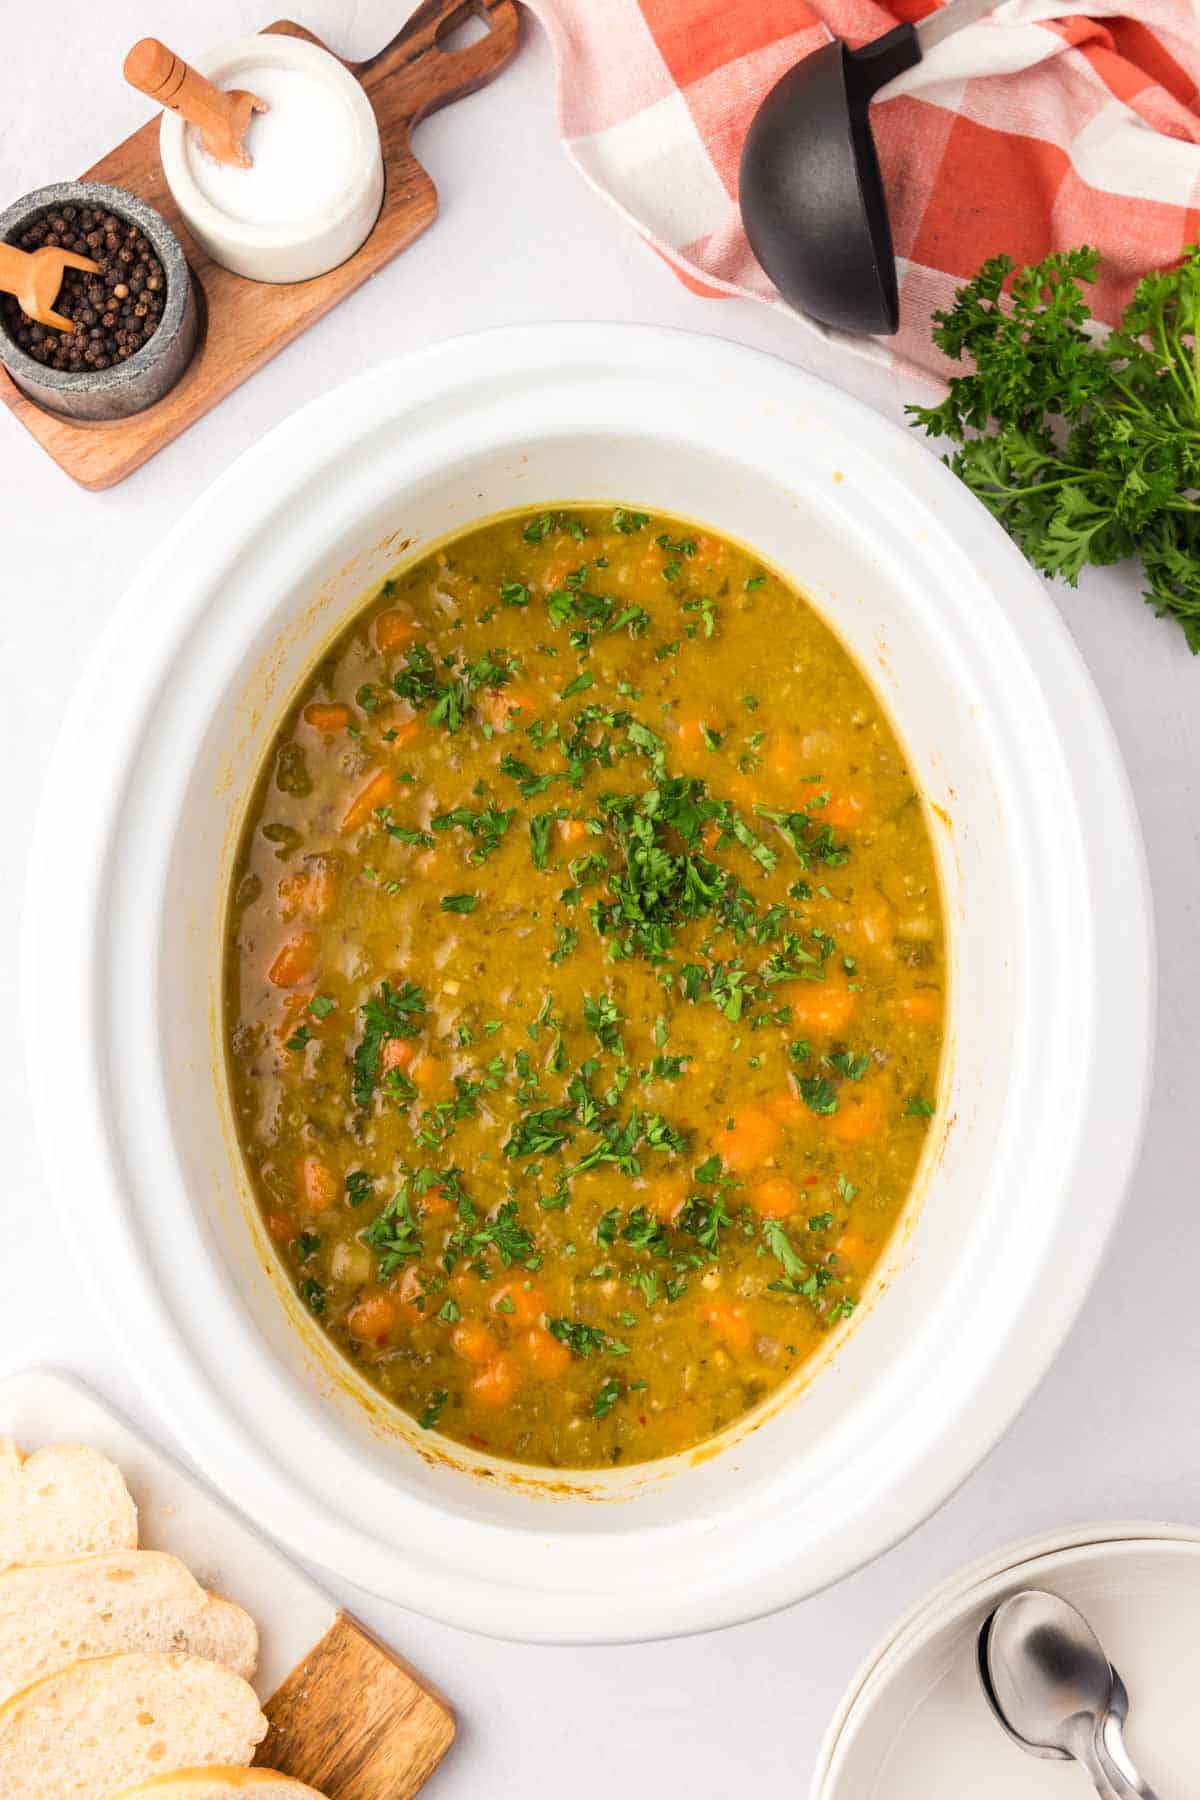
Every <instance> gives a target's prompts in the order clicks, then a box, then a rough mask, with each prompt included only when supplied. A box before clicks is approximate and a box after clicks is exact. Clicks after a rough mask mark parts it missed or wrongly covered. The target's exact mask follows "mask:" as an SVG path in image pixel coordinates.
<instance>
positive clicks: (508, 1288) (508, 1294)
mask: <svg viewBox="0 0 1200 1800" xmlns="http://www.w3.org/2000/svg"><path fill="white" fill-rule="evenodd" d="M491 1307H492V1311H493V1312H494V1313H499V1314H500V1316H501V1318H504V1319H511V1320H512V1323H513V1324H514V1325H536V1324H537V1322H538V1320H539V1319H540V1318H541V1317H542V1314H543V1313H544V1312H545V1310H546V1296H545V1294H544V1293H543V1292H542V1290H541V1288H540V1287H538V1286H537V1285H536V1284H531V1285H530V1286H529V1287H526V1285H525V1283H524V1281H506V1282H505V1283H504V1285H503V1286H502V1287H498V1288H497V1289H496V1292H495V1293H494V1294H493V1295H492V1301H491Z"/></svg>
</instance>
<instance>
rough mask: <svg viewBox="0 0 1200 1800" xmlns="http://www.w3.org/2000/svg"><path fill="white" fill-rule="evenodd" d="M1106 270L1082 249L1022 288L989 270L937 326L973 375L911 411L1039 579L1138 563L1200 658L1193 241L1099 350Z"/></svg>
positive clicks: (1198, 356) (1000, 263) (1197, 312)
mask: <svg viewBox="0 0 1200 1800" xmlns="http://www.w3.org/2000/svg"><path fill="white" fill-rule="evenodd" d="M1099 263H1100V255H1099V252H1098V251H1096V250H1092V249H1088V248H1087V247H1086V246H1085V247H1083V248H1080V249H1077V250H1067V251H1062V252H1058V253H1056V254H1054V255H1053V256H1048V257H1047V258H1046V259H1045V260H1044V261H1043V262H1040V263H1034V264H1032V265H1030V266H1028V267H1026V268H1023V269H1021V270H1020V271H1019V272H1018V273H1017V274H1015V275H1013V268H1014V265H1013V263H1012V261H1011V259H1010V258H1009V257H1007V256H996V257H992V258H991V259H990V261H988V262H986V263H984V265H983V267H982V269H981V270H980V271H979V274H978V275H977V276H976V277H975V279H974V280H973V281H970V282H968V283H967V284H966V285H965V286H964V287H961V288H960V289H959V290H958V293H957V295H956V298H955V302H954V305H953V307H952V308H951V309H950V310H949V311H948V312H937V313H935V314H934V315H933V316H934V322H935V323H934V332H933V338H934V342H935V343H936V344H937V345H938V346H939V347H940V348H941V349H942V350H944V351H945V352H946V354H947V356H950V357H953V358H954V359H955V360H956V361H971V362H973V363H974V365H975V372H974V374H970V375H956V376H954V377H953V378H952V379H951V381H950V391H949V393H948V394H947V396H946V398H945V400H943V401H942V402H941V404H940V405H938V406H910V407H909V409H908V410H909V412H910V413H912V414H913V416H914V418H915V420H916V423H917V424H918V425H920V426H923V427H924V429H925V430H926V431H927V432H929V433H930V434H931V435H932V436H935V437H947V438H949V439H951V441H952V442H953V443H954V444H955V445H957V448H956V449H955V450H954V452H953V453H952V455H951V456H950V457H949V458H948V459H947V460H948V461H949V464H950V467H951V468H952V469H953V470H954V472H955V474H956V475H959V476H960V477H961V478H962V480H963V481H965V482H966V484H967V486H968V487H969V488H970V489H971V491H972V493H974V494H976V495H977V496H978V498H979V499H980V500H982V501H983V503H984V505H985V506H987V507H988V508H989V509H990V511H991V512H992V513H994V514H995V516H996V518H997V519H999V521H1000V523H1001V524H1002V525H1003V526H1004V528H1005V530H1006V531H1008V533H1009V534H1010V536H1012V537H1013V538H1015V540H1016V542H1017V543H1018V544H1019V545H1020V547H1021V549H1022V550H1023V551H1024V553H1025V555H1026V556H1027V557H1028V558H1029V560H1030V562H1032V563H1033V564H1034V566H1035V567H1036V568H1038V569H1041V570H1042V571H1043V573H1044V574H1047V575H1061V576H1062V577H1063V578H1064V579H1065V580H1066V581H1068V582H1070V583H1071V585H1072V586H1074V585H1075V584H1076V582H1077V581H1078V579H1079V575H1080V572H1081V571H1082V570H1083V569H1084V568H1085V567H1086V566H1087V565H1088V564H1089V563H1092V564H1097V565H1104V564H1108V563H1116V562H1121V561H1123V560H1124V559H1125V558H1126V557H1136V558H1138V559H1139V560H1140V562H1141V565H1142V569H1143V572H1144V574H1145V577H1146V581H1147V586H1146V589H1145V596H1144V597H1145V599H1146V601H1147V602H1148V604H1149V605H1150V606H1152V607H1153V608H1154V610H1155V612H1156V613H1157V614H1158V616H1159V617H1160V618H1164V617H1165V618H1172V619H1174V620H1175V621H1176V622H1177V624H1178V625H1179V626H1180V628H1181V629H1182V631H1183V633H1184V636H1185V638H1186V639H1187V643H1188V646H1189V648H1190V649H1191V650H1192V652H1193V653H1200V243H1198V244H1193V245H1191V246H1190V247H1189V248H1188V249H1187V250H1186V251H1185V253H1184V256H1183V259H1182V261H1181V263H1180V264H1179V266H1178V267H1177V268H1175V269H1172V270H1168V271H1166V272H1160V271H1155V272H1152V273H1151V274H1149V275H1146V276H1145V277H1143V279H1142V280H1141V281H1140V282H1139V283H1138V285H1137V287H1136V289H1135V290H1134V295H1133V298H1132V300H1131V301H1130V302H1129V305H1128V306H1127V307H1126V308H1125V312H1124V316H1123V318H1122V321H1121V325H1120V327H1119V328H1118V329H1117V330H1115V331H1113V332H1111V333H1110V334H1108V335H1107V336H1106V337H1105V336H1101V337H1098V336H1095V335H1093V333H1092V332H1090V331H1089V329H1088V327H1089V325H1090V324H1091V313H1090V309H1089V307H1088V304H1087V301H1086V299H1085V297H1084V293H1083V289H1082V287H1081V285H1080V284H1081V283H1084V282H1086V283H1091V282H1094V281H1095V279H1096V272H1097V269H1098V267H1099ZM1010 275H1012V281H1011V283H1010V282H1009V276H1010ZM1006 289H1007V292H1005V290H1006Z"/></svg>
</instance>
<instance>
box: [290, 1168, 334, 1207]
mask: <svg viewBox="0 0 1200 1800" xmlns="http://www.w3.org/2000/svg"><path fill="white" fill-rule="evenodd" d="M296 1188H297V1191H298V1193H299V1196H300V1198H301V1200H302V1201H303V1202H304V1204H305V1206H306V1207H307V1208H308V1210H309V1211H310V1212H314V1213H319V1212H324V1211H325V1210H326V1208H327V1207H330V1206H333V1205H334V1204H335V1203H336V1201H337V1198H338V1180H337V1176H336V1175H335V1174H334V1173H333V1170H332V1169H331V1168H330V1167H329V1165H328V1163H324V1162H322V1161H321V1158H320V1157H319V1156H302V1157H301V1158H300V1161H299V1162H298V1163H297V1164H296Z"/></svg>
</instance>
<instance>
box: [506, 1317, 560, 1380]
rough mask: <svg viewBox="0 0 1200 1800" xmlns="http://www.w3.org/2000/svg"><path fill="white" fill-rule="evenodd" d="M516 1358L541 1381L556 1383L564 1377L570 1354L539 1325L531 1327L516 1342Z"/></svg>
mask: <svg viewBox="0 0 1200 1800" xmlns="http://www.w3.org/2000/svg"><path fill="white" fill-rule="evenodd" d="M516 1350H517V1354H518V1356H520V1358H521V1359H522V1361H523V1362H524V1363H526V1364H527V1366H528V1367H529V1369H530V1370H531V1371H532V1373H533V1374H534V1375H536V1376H537V1377H538V1379H539V1380H541V1381H557V1380H558V1378H559V1376H561V1375H565V1374H566V1372H567V1368H568V1365H569V1364H570V1361H571V1352H570V1351H569V1350H568V1349H567V1346H566V1345H565V1344H560V1343H559V1341H558V1339H557V1338H554V1337H551V1336H550V1333H549V1332H548V1331H543V1330H542V1328H541V1326H540V1325H531V1326H530V1328H529V1330H528V1331H523V1332H522V1333H521V1335H520V1337H519V1338H518V1339H517V1340H516Z"/></svg>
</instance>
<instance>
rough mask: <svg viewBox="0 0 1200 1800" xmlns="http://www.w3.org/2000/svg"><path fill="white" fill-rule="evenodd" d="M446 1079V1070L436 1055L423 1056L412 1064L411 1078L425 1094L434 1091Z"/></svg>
mask: <svg viewBox="0 0 1200 1800" xmlns="http://www.w3.org/2000/svg"><path fill="white" fill-rule="evenodd" d="M445 1079H446V1070H445V1067H444V1065H443V1064H442V1063H440V1062H439V1061H438V1059H437V1057H436V1056H429V1055H425V1056H422V1057H421V1059H420V1060H419V1061H418V1062H415V1063H414V1064H413V1066H412V1074H411V1080H412V1081H413V1083H414V1085H415V1086H416V1087H418V1088H420V1090H421V1092H422V1093H423V1094H431V1093H433V1091H434V1089H435V1088H439V1087H441V1085H442V1083H443V1082H444V1081H445Z"/></svg>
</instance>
